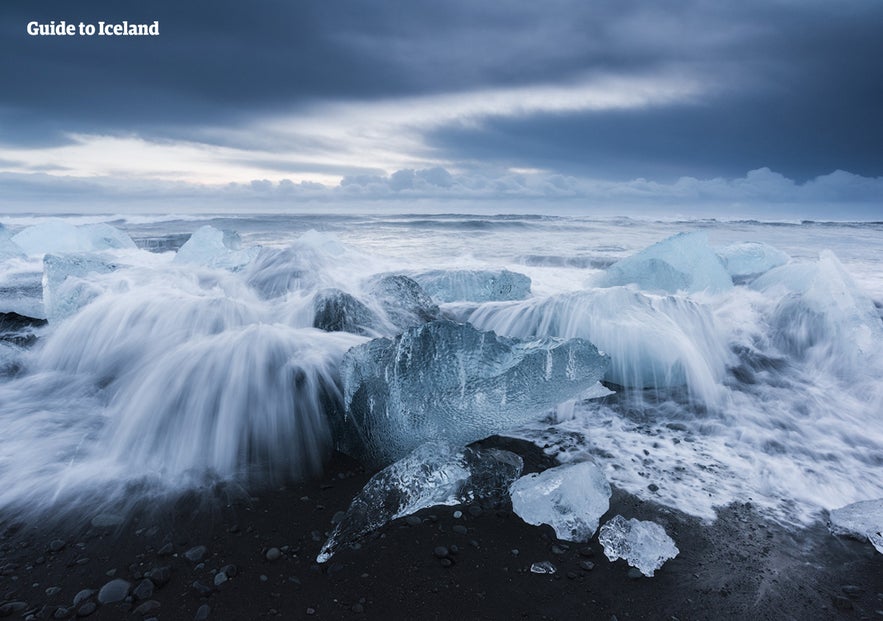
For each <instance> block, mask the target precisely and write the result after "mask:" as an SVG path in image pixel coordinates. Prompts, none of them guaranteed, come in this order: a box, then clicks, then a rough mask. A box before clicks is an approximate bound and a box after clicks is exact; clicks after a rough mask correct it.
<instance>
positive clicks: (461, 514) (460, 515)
mask: <svg viewBox="0 0 883 621" xmlns="http://www.w3.org/2000/svg"><path fill="white" fill-rule="evenodd" d="M461 517H463V512H462V511H459V510H458V511H454V519H455V520H459V519H460V518H461Z"/></svg>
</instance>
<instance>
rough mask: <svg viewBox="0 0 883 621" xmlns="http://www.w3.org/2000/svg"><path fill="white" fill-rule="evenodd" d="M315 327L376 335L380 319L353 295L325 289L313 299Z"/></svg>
mask: <svg viewBox="0 0 883 621" xmlns="http://www.w3.org/2000/svg"><path fill="white" fill-rule="evenodd" d="M313 307H314V309H315V313H316V314H315V317H314V318H313V327H315V328H319V329H320V330H325V331H327V332H352V333H353V334H362V335H375V334H377V333H378V327H379V325H380V323H381V321H380V318H379V317H378V316H377V315H376V313H374V311H372V310H371V309H370V308H368V307H367V306H366V305H365V304H364V303H362V302H361V301H359V300H358V299H357V298H355V297H354V296H353V295H351V294H349V293H347V292H346V291H341V290H340V289H335V288H330V289H323V290H322V291H319V292H318V293H317V294H316V297H315V298H314V299H313Z"/></svg>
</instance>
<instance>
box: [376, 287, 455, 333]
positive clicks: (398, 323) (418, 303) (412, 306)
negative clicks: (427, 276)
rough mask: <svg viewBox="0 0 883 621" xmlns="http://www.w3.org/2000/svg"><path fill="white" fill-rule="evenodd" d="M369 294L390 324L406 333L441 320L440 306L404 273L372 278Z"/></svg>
mask: <svg viewBox="0 0 883 621" xmlns="http://www.w3.org/2000/svg"><path fill="white" fill-rule="evenodd" d="M367 289H368V294H369V295H370V296H371V297H373V298H374V299H375V300H377V302H378V304H379V305H380V308H381V310H382V311H383V313H384V314H386V316H387V318H388V319H389V321H390V323H392V325H393V326H395V327H396V328H398V330H397V332H398V331H401V330H405V329H407V328H411V327H414V326H419V325H420V324H423V323H426V322H427V321H432V320H434V319H438V318H439V310H438V306H436V305H435V303H434V302H433V301H432V298H430V297H429V296H428V295H427V294H426V292H425V291H424V290H423V288H422V287H421V286H420V285H419V284H418V283H417V281H415V280H413V279H411V278H409V277H407V276H404V275H402V274H387V275H384V276H378V277H376V278H373V279H371V281H370V282H369V283H368V287H367Z"/></svg>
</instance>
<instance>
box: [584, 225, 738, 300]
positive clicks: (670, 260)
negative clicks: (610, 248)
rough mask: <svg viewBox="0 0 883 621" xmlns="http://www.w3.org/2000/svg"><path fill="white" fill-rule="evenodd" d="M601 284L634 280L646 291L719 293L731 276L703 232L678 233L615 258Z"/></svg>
mask: <svg viewBox="0 0 883 621" xmlns="http://www.w3.org/2000/svg"><path fill="white" fill-rule="evenodd" d="M597 284H598V285H599V286H601V287H615V286H618V285H628V284H636V285H638V287H640V288H641V289H644V290H647V291H665V292H668V293H676V292H678V291H685V292H687V293H695V292H698V291H709V292H711V293H720V292H722V291H727V290H729V289H732V287H733V279H732V278H730V275H729V274H728V273H727V270H726V269H724V265H723V263H722V262H721V259H720V257H718V256H717V254H715V252H714V250H713V249H712V248H711V246H709V245H708V237H707V235H706V234H705V233H678V234H677V235H674V236H672V237H669V238H668V239H664V240H662V241H661V242H658V243H656V244H653V245H652V246H650V247H649V248H645V249H644V250H642V251H641V252H638V253H637V254H634V255H632V256H630V257H626V258H625V259H622V260H620V261H617V262H616V263H614V264H613V265H611V266H610V267H609V268H607V271H606V272H604V273H603V274H602V275H601V276H600V277H599V279H598V282H597Z"/></svg>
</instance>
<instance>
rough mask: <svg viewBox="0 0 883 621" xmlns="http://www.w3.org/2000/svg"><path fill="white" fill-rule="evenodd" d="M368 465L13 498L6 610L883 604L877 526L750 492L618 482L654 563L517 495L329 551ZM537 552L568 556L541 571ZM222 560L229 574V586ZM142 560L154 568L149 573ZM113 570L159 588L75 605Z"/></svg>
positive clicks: (483, 612)
mask: <svg viewBox="0 0 883 621" xmlns="http://www.w3.org/2000/svg"><path fill="white" fill-rule="evenodd" d="M496 445H498V446H500V445H503V446H504V447H505V448H509V449H510V450H513V449H514V450H517V452H519V453H520V454H521V455H522V456H523V457H524V458H525V461H526V470H528V471H530V470H537V469H542V468H544V467H548V466H549V465H552V462H551V460H550V459H549V458H547V457H545V456H544V455H543V454H542V453H541V452H540V451H539V450H538V449H536V448H534V447H532V446H531V445H528V444H527V443H520V442H516V441H508V440H501V439H497V440H496ZM369 475H370V473H368V472H366V471H365V470H364V469H362V468H361V467H360V466H359V465H358V464H357V463H355V462H353V461H352V460H349V459H348V458H346V457H343V456H340V455H338V456H335V458H334V459H333V460H332V461H331V463H330V464H329V466H328V468H327V470H326V473H325V475H324V476H323V477H322V478H321V479H320V480H317V481H311V482H307V483H302V484H299V485H296V486H291V487H288V488H285V489H278V490H273V491H268V492H263V493H259V494H256V495H254V496H252V497H248V496H247V495H246V496H241V495H240V496H239V497H234V496H232V495H231V496H230V497H229V498H228V500H226V501H219V500H217V498H218V497H219V494H218V492H217V490H215V492H214V497H215V500H214V501H211V502H207V501H206V500H205V499H201V500H200V499H198V498H197V497H195V496H193V495H190V496H186V497H183V498H180V499H178V500H177V501H176V502H174V503H169V504H168V505H167V506H164V508H156V507H154V509H155V510H154V511H153V512H151V513H149V514H148V513H142V514H141V515H140V517H133V518H131V519H130V520H129V521H128V522H127V523H125V524H122V525H120V526H117V527H103V528H102V527H94V526H91V525H87V526H84V527H82V528H79V529H76V528H71V527H69V528H67V529H66V530H61V529H59V528H58V527H52V526H49V525H47V523H45V522H42V523H41V524H21V523H17V522H15V521H14V520H13V519H10V517H9V516H6V519H5V520H3V521H0V532H2V535H0V617H4V616H6V617H9V618H13V619H22V618H34V619H53V618H75V615H76V614H77V613H79V614H81V615H82V614H83V613H88V614H87V618H90V619H142V618H144V619H150V618H156V619H159V620H170V619H182V620H189V619H194V618H206V619H242V620H251V619H263V618H282V619H302V618H310V619H313V618H315V619H360V618H365V619H520V618H524V619H602V620H604V621H607V620H609V619H612V618H614V617H615V618H616V619H620V620H621V619H681V620H687V619H801V620H803V619H808V620H814V619H840V618H843V619H878V618H880V619H883V555H881V554H879V553H877V552H876V551H875V550H874V549H873V547H872V546H871V545H870V544H869V543H862V542H858V541H853V540H850V539H843V538H837V537H834V536H832V535H830V534H829V533H828V531H827V530H826V529H825V527H824V526H823V525H821V524H820V525H818V526H815V527H813V528H809V529H804V530H790V531H789V530H786V529H784V528H782V527H780V526H777V525H775V524H773V523H770V522H768V521H766V520H764V519H763V518H762V517H761V516H760V515H759V514H758V513H757V512H756V511H754V510H753V509H752V508H751V506H750V505H749V504H738V505H731V506H729V507H727V508H725V509H723V510H722V511H720V515H719V518H718V520H717V521H716V522H715V523H714V524H711V525H708V524H705V523H703V522H701V521H699V520H696V519H695V518H691V517H689V516H686V515H684V514H681V513H678V512H675V511H672V510H670V509H667V508H664V507H661V506H659V505H655V504H653V503H650V502H644V501H641V500H639V499H638V498H636V497H634V496H632V495H629V494H626V493H624V492H622V491H618V490H616V491H614V494H613V497H612V499H611V509H610V512H609V513H608V514H607V515H606V516H605V517H604V518H603V519H602V523H603V521H605V520H606V519H608V518H610V517H612V516H613V515H615V514H617V513H620V514H622V515H624V516H626V517H637V518H639V519H652V520H656V521H657V522H659V523H661V524H662V525H663V526H664V527H665V529H666V531H667V532H668V533H669V535H670V536H671V537H672V538H673V539H674V540H675V542H676V543H677V545H678V547H679V548H680V550H681V552H680V555H679V556H678V557H677V558H676V559H674V560H671V561H669V562H668V563H666V564H665V565H664V566H663V568H662V569H660V570H659V571H657V572H656V575H655V577H653V578H644V577H636V576H635V575H634V573H635V572H634V571H632V572H629V567H628V566H627V565H626V563H625V562H624V561H617V562H615V563H611V562H609V561H608V560H607V559H606V558H605V557H604V554H603V551H602V549H601V546H600V544H599V543H598V541H597V538H594V539H593V540H592V541H591V542H590V543H588V544H575V543H568V542H562V541H558V540H557V539H556V538H555V536H554V533H553V531H552V529H551V528H550V527H547V526H542V527H536V526H529V525H527V524H525V523H524V522H522V521H521V520H520V519H519V518H518V517H517V516H516V515H514V514H513V513H512V512H511V506H506V503H503V504H502V505H498V506H496V507H493V506H487V505H485V506H480V505H470V506H460V507H435V508H431V509H427V510H424V511H421V512H420V513H418V514H416V517H417V518H419V520H417V519H415V518H413V517H412V518H410V519H408V518H404V519H399V520H396V521H394V522H392V523H390V524H388V525H387V526H385V527H384V528H382V529H381V530H380V531H379V532H377V533H374V534H373V535H371V536H369V537H367V538H366V539H365V540H364V541H363V542H362V543H361V545H359V546H357V549H345V550H343V551H341V552H339V553H338V554H337V555H336V556H334V557H333V558H332V559H331V560H330V561H329V562H328V563H326V564H324V565H317V564H316V562H315V557H316V554H317V553H318V552H319V549H320V547H321V545H322V543H323V542H324V540H325V536H326V533H327V532H328V531H330V529H331V528H332V519H334V516H335V513H337V512H339V511H343V510H345V509H346V508H347V506H348V505H349V502H350V500H351V499H352V498H353V496H354V495H355V494H356V493H357V492H358V491H359V490H360V489H361V487H362V486H363V484H364V483H365V482H366V481H367V479H368V477H369ZM209 495H211V494H209ZM223 496H224V494H223V491H222V493H221V494H220V497H223ZM230 498H232V499H230ZM457 510H459V511H461V512H462V513H463V515H462V516H461V517H460V518H455V517H454V512H455V511H457ZM464 529H465V532H464ZM61 544H63V547H60V546H61ZM196 546H205V554H204V557H203V558H202V560H200V561H191V560H188V559H187V558H185V552H187V551H188V550H191V549H192V548H194V547H196ZM439 547H444V548H446V551H445V550H437V549H436V548H439ZM271 548H276V549H277V550H273V551H270V549H271ZM268 552H269V557H270V558H274V557H275V556H276V553H278V558H275V560H268ZM445 553H446V554H447V556H445ZM538 561H550V562H552V563H553V564H554V565H555V567H556V568H557V573H555V574H554V575H540V574H534V573H531V572H530V566H531V564H532V563H534V562H538ZM230 566H232V567H230ZM157 568H159V569H158V570H157ZM164 568H165V569H164ZM151 570H153V571H152V572H151ZM221 570H223V571H224V572H225V575H228V574H229V578H228V579H227V580H226V581H225V582H222V583H220V584H219V585H217V586H215V575H216V574H217V572H219V571H221ZM145 574H147V575H150V576H152V577H153V581H152V582H151V583H149V584H148V583H144V584H141V583H142V582H143V581H144V576H145ZM112 579H123V580H126V581H128V582H129V583H131V585H132V587H133V588H134V587H138V586H139V584H140V587H139V589H140V590H139V592H140V593H141V595H142V596H144V599H141V600H139V599H137V598H134V597H133V596H132V595H129V596H128V601H126V600H124V601H121V602H118V603H109V604H104V605H95V604H97V594H92V595H91V596H90V597H85V598H84V599H82V600H81V601H79V603H78V605H77V606H76V607H74V606H73V600H74V598H75V596H77V594H78V593H80V592H81V591H82V590H84V589H93V590H98V589H100V588H101V587H102V585H104V584H106V583H108V582H109V581H111V580H112ZM52 587H55V588H54V589H53V588H52ZM47 589H49V591H48V593H49V594H47ZM151 589H152V590H153V593H152V594H151V593H150V590H151ZM85 595H89V594H88V593H86V594H85ZM81 597H83V595H81ZM145 602H147V603H146V605H145ZM93 603H94V604H93ZM139 606H141V608H140V609H139V608H138V607H139ZM93 609H94V610H93ZM90 611H91V612H90ZM206 613H207V614H206ZM65 615H67V616H65ZM202 615H206V616H202Z"/></svg>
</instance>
